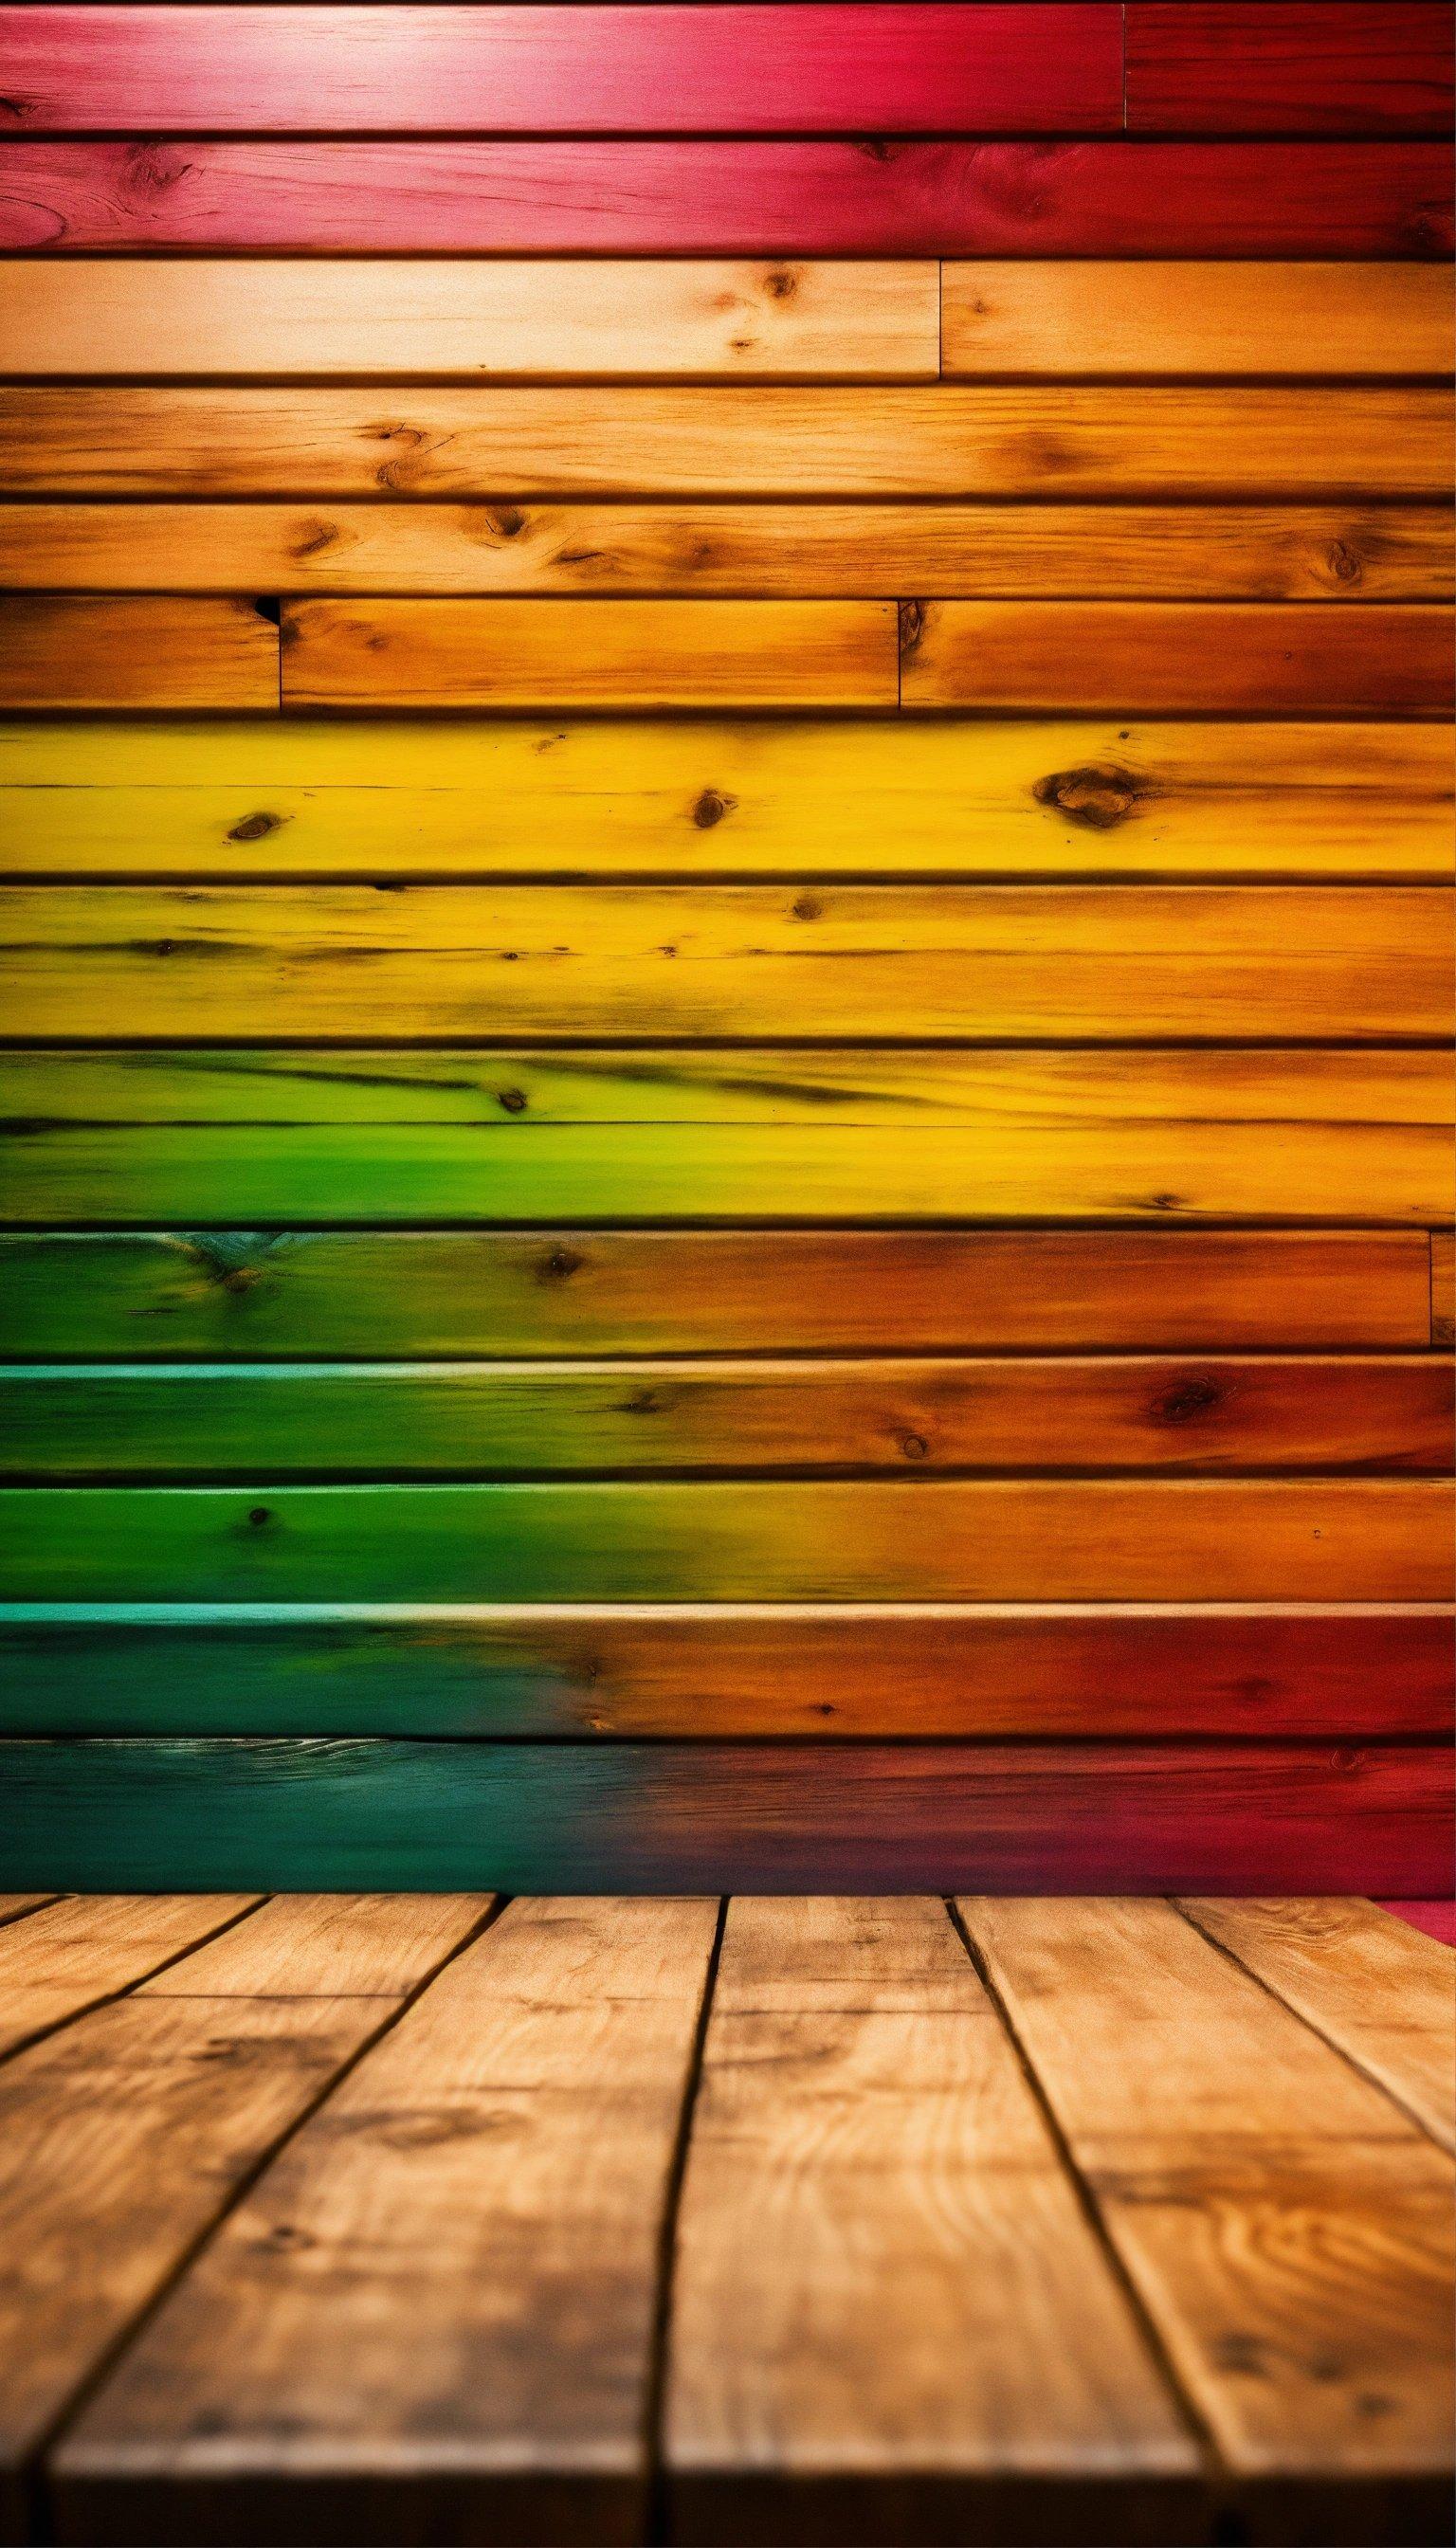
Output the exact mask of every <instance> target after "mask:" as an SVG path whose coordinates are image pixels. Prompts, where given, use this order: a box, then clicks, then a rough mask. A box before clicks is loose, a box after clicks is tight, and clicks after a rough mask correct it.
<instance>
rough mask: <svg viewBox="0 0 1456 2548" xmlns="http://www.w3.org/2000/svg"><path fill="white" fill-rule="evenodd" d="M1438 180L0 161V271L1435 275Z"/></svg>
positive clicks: (1090, 157) (209, 158)
mask: <svg viewBox="0 0 1456 2548" xmlns="http://www.w3.org/2000/svg"><path fill="white" fill-rule="evenodd" d="M1059 4H1060V0H1058V5H1059ZM1450 165H1451V163H1450V151H1449V148H1448V147H1447V146H1445V145H1443V144H1442V143H1441V142H1438V141H1400V140H1397V141H1390V140H1378V141H1319V140H1317V141H1294V142H1289V141H1260V140H1256V141H1203V140H1193V141H1152V140H1147V141H1144V140H1139V141H1138V143H1137V144H1136V145H1135V144H1132V143H1130V142H1128V141H1125V140H1121V139H1116V140H1092V141H1081V140H1078V141H995V140H993V141H964V140H948V141H916V140H906V141H899V142H896V141H892V142H890V143H889V144H888V146H886V147H883V148H881V147H879V146H877V145H876V146H875V147H873V148H866V147H865V143H864V142H863V141H859V140H849V141H812V140H811V141H697V140H693V141H616V140H613V141H596V140H568V141H536V140H529V141H527V140H520V141H508V140H507V141H469V140H467V141H453V140H440V141H411V140H405V141H357V140H354V141H350V140H322V141H303V142H300V141H294V140H271V139H269V140H246V141H194V140H185V141H151V140H141V141H140V142H134V141H132V140H130V139H128V140H124V141H24V140H19V139H12V140H7V141H6V143H5V146H4V155H3V158H0V248H3V249H6V250H14V249H17V248H26V249H31V248H39V249H60V250H72V249H80V250H85V251H95V250H99V251H104V252H107V253H110V254H117V253H120V252H123V251H126V250H128V249H136V248H138V247H143V246H145V247H159V248H190V249H193V250H197V251H201V250H205V249H215V250H227V249H241V250H252V249H263V250H267V249H274V250H279V251H284V252H287V251H294V250H307V251H309V252H311V253H313V254H316V255H324V254H330V253H331V254H342V255H356V254H358V255H364V254H368V253H370V252H371V251H373V252H377V253H388V254H393V253H400V252H409V253H412V254H415V255H427V254H430V253H440V254H471V253H475V254H484V255H510V254H519V255H551V254H556V255H563V256H572V255H584V254H585V255H618V256H653V255H676V256H688V255H705V256H711V255H724V256H773V257H778V256H794V257H813V256H856V255H859V256H885V257H907V256H908V257H914V256H938V255H939V256H975V257H981V256H1190V257H1204V256H1220V257H1275V258H1296V257H1310V258H1319V257H1351V258H1371V257H1390V258H1395V259H1405V258H1416V259H1420V258H1438V257H1441V256H1443V255H1446V254H1449V252H1450V248H1451V243H1452V236H1453V225H1452V213H1451V201H1450Z"/></svg>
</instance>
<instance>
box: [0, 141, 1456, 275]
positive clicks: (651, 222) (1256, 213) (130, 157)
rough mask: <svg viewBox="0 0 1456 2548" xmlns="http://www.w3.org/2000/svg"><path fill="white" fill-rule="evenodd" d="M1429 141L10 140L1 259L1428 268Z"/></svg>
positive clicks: (1434, 203)
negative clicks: (1003, 261)
mask: <svg viewBox="0 0 1456 2548" xmlns="http://www.w3.org/2000/svg"><path fill="white" fill-rule="evenodd" d="M1452 235H1453V227H1452V215H1451V202H1450V154H1449V151H1448V149H1446V148H1445V147H1444V146H1443V145H1442V144H1441V143H1439V142H1434V141H1430V142H1427V141H1384V140H1383V141H1373V142H1371V141H1296V142H1289V141H1138V143H1136V144H1134V143H1130V142H1128V141H1125V140H1105V141H1060V142H1058V141H903V142H898V143H897V142H891V143H890V144H889V146H888V147H887V148H885V149H881V148H880V147H879V146H878V145H877V144H876V145H875V146H873V147H866V146H865V144H864V143H862V142H858V141H592V140H577V141H381V142H371V141H303V142H298V141H287V140H284V141H273V140H257V141H190V140H189V141H153V142H148V143H146V144H144V145H143V146H141V147H140V148H138V147H137V146H136V145H135V144H134V143H132V142H131V141H21V140H10V141H7V142H6V144H5V149H4V156H3V159H0V248H3V249H7V250H13V249H17V248H42V249H66V250H69V249H82V250H87V251H91V250H102V251H106V252H108V253H111V254H118V253H121V252H124V251H126V250H128V249H134V248H139V247H149V248H190V249H193V250H196V251H204V250H210V251H214V252H216V251H219V250H228V249H249V250H250V249H261V250H264V251H266V250H269V249H273V250H279V251H289V250H295V249H305V250H309V251H311V252H313V253H314V254H317V255H325V254H329V253H334V254H339V253H342V254H358V255H367V254H369V253H370V252H372V251H373V252H380V253H396V252H401V251H409V252H410V253H412V254H415V255H428V254H431V253H437V254H450V255H459V254H470V253H477V254H485V255H495V256H500V255H513V254H521V255H549V254H558V255H564V256H572V255H580V254H600V255H619V256H652V255H673V256H690V255H699V254H700V255H706V256H711V255H724V256H775V257H776V256H794V257H812V256H857V255H858V256H890V257H898V256H957V255H958V256H1194V257H1197V256H1229V257H1259V256H1272V257H1322V256H1338V257H1387V256H1389V257H1415V258H1422V257H1439V256H1441V255H1443V254H1445V253H1447V252H1448V251H1449V249H1450V246H1451V243H1452Z"/></svg>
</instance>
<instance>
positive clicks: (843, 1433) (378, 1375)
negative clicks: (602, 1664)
mask: <svg viewBox="0 0 1456 2548" xmlns="http://www.w3.org/2000/svg"><path fill="white" fill-rule="evenodd" d="M1451 1400H1452V1390H1451V1375H1450V1372H1449V1371H1448V1370H1447V1369H1446V1368H1445V1366H1444V1365H1443V1363H1442V1361H1441V1359H1440V1357H1438V1356H1437V1355H1434V1354H1413V1355H1402V1356H1394V1355H1392V1356H1382V1357H1375V1356H1363V1355H1327V1356H1321V1357H1311V1358H1309V1359H1307V1360H1306V1359H1301V1360H1294V1359H1277V1358H1275V1357H1273V1356H1267V1355H1260V1356H1254V1357H1248V1358H1245V1359H1241V1360H1232V1359H1229V1358H1227V1357H1221V1356H1218V1355H1212V1354H1209V1355H1204V1356H1202V1357H1201V1358H1199V1359H1197V1360H1194V1361H1190V1360H1187V1359H1184V1360H1170V1359H1168V1358H1166V1357H1141V1356H1139V1357H1137V1358H1133V1359H1124V1358H1122V1357H1119V1356H1112V1355H1099V1356H1097V1357H1096V1358H1094V1359H1089V1360H1087V1361H1081V1362H1078V1361H1070V1360H1066V1359H1064V1358H1062V1357H1050V1356H1038V1357H1036V1358H1033V1359H1027V1358H1019V1359H1016V1360H1012V1361H1005V1362H995V1361H991V1360H984V1359H983V1360H975V1361H971V1360H965V1361H956V1362H951V1361H944V1360H929V1361H927V1360H923V1359H920V1358H917V1359H915V1360H906V1359H903V1358H897V1359H895V1360H893V1361H888V1362H886V1361H875V1360H872V1359H857V1360H855V1361H853V1362H821V1361H809V1360H806V1359H805V1360H795V1361H792V1362H780V1363H763V1362H749V1361H741V1362H733V1363H722V1362H687V1361H674V1362H618V1363H556V1364H550V1363H544V1364H543V1363H496V1364H492V1363H434V1364H431V1365H429V1366H428V1367H426V1368H421V1367H420V1366H418V1365H416V1364H411V1363H378V1362H369V1363H348V1364H338V1363H318V1362H314V1363H263V1364H258V1363H204V1364H196V1365H188V1364H177V1365H163V1366H160V1367H158V1366H156V1365H151V1364H146V1363H130V1364H114V1363H79V1364H44V1363H43V1364H15V1363H12V1364H5V1365H0V1427H3V1431H0V1476H8V1477H12V1478H17V1477H33V1478H51V1477H55V1478H67V1477H73V1478H80V1477H94V1478H115V1479H145V1478H149V1477H171V1478H176V1479H192V1478H197V1479H216V1480H221V1479H225V1478H239V1477H241V1478H246V1477H252V1478H261V1479H268V1478H272V1477H299V1476H303V1477H311V1476H312V1477H316V1478H381V1479H382V1478H389V1477H391V1476H395V1477H424V1478H429V1477H473V1476H474V1477H536V1476H540V1477H552V1476H567V1475H570V1474H572V1473H573V1472H578V1471H583V1472H587V1473H589V1474H590V1473H591V1472H592V1471H604V1472H608V1473H609V1472H611V1471H614V1470H630V1471H652V1470H667V1471H674V1472H677V1471H682V1472H698V1471H712V1470H715V1469H719V1470H721V1469H728V1470H732V1469H741V1470H750V1469H790V1470H816V1469H829V1470H833V1469H857V1470H881V1469H890V1470H896V1469H898V1470H904V1469H906V1468H907V1467H908V1468H910V1469H913V1470H917V1471H918V1470H922V1469H923V1470H926V1471H935V1470H958V1469H987V1470H991V1469H1011V1470H1016V1471H1022V1472H1024V1471H1032V1470H1056V1469H1098V1470H1105V1469H1149V1470H1191V1471H1217V1470H1221V1469H1229V1470H1272V1469H1317V1470H1321V1471H1324V1472H1325V1473H1331V1472H1336V1471H1341V1470H1376V1469H1378V1470H1380V1471H1382V1472H1386V1471H1392V1470H1409V1471H1412V1472H1418V1471H1426V1470H1429V1471H1441V1470H1446V1469H1449V1468H1450V1467H1451V1465H1452V1461H1453V1456H1456V1439H1453V1432H1452V1403H1451Z"/></svg>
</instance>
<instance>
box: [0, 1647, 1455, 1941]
mask: <svg viewBox="0 0 1456 2548" xmlns="http://www.w3.org/2000/svg"><path fill="white" fill-rule="evenodd" d="M0 1660H3V1663H4V1672H3V1675H0V1732H4V1733H5V1734H28V1735H46V1736H49V1735H162V1734H176V1735H184V1736H192V1735H196V1734H200V1733H207V1734H211V1735H267V1736H271V1737H295V1736H300V1735H303V1736H311V1735H349V1736H363V1735H418V1736H433V1737H436V1738H439V1737H441V1736H446V1737H450V1738H452V1739H458V1738H460V1737H462V1736H486V1737H493V1738H497V1739H512V1738H514V1739H519V1738H540V1737H563V1736H573V1735H575V1736H578V1737H583V1738H585V1737H595V1738H599V1739H604V1740H607V1741H630V1740H633V1739H637V1740H647V1741H657V1740H661V1739H663V1738H668V1739H674V1740H679V1741H682V1740H684V1739H687V1740H691V1739H695V1738H702V1737H707V1736H714V1737H717V1738H719V1739H725V1738H726V1739H736V1738H741V1737H750V1738H757V1737H764V1736H773V1737H776V1738H782V1737H784V1736H787V1735H799V1736H809V1737H812V1738H814V1739H815V1740H816V1741H818V1740H824V1741H833V1740H836V1739H839V1738H845V1739H848V1740H851V1741H856V1740H863V1739H864V1738H865V1737H866V1736H869V1737H873V1736H878V1737H880V1738H881V1739H886V1738H887V1739H892V1740H893V1739H901V1738H904V1737H906V1736H912V1735H913V1736H929V1737H934V1738H937V1739H942V1740H944V1739H945V1738H947V1737H952V1736H959V1737H961V1738H963V1739H971V1738H981V1737H986V1736H992V1735H997V1736H1013V1735H1014V1736H1025V1735H1043V1736H1066V1735H1076V1736H1081V1737H1083V1738H1098V1739H1101V1738H1114V1737H1117V1736H1140V1737H1142V1738H1144V1739H1154V1740H1155V1739H1157V1738H1158V1737H1161V1736H1164V1735H1180V1736H1191V1735H1202V1736H1205V1737H1210V1736H1212V1737H1223V1738H1246V1737H1253V1738H1255V1739H1256V1740H1265V1739H1267V1738H1269V1737H1271V1736H1272V1737H1277V1738H1279V1739H1282V1740H1290V1739H1295V1740H1298V1739H1301V1738H1308V1739H1311V1740H1314V1741H1344V1740H1348V1739H1353V1738H1357V1737H1365V1738H1380V1739H1389V1738H1393V1737H1400V1736H1408V1737H1409V1736H1422V1737H1424V1738H1426V1739H1427V1740H1429V1741H1433V1742H1438V1741H1440V1740H1442V1739H1443V1738H1444V1737H1445V1736H1446V1734H1447V1733H1448V1731H1449V1728H1450V1722H1451V1699H1452V1640H1451V1614H1450V1609H1449V1607H1444V1608H1443V1607H1441V1606H1440V1605H1438V1604H1434V1603H1430V1604H1425V1605H1420V1604H1411V1603H1404V1604H1394V1605H1393V1604H1391V1603H1385V1604H1382V1605H1380V1606H1367V1607H1364V1608H1351V1607H1349V1606H1348V1605H1345V1606H1334V1607H1331V1606H1328V1605H1314V1604H1312V1605H1307V1606H1305V1607H1302V1608H1297V1609H1288V1608H1285V1609H1279V1608H1275V1607H1271V1606H1268V1605H1264V1606H1252V1607H1251V1606H1247V1605H1245V1606H1244V1607H1241V1608H1240V1607H1233V1606H1229V1605H1222V1606H1210V1605H1208V1604H1202V1605H1193V1604H1185V1605H1184V1606H1182V1607H1178V1608H1174V1607H1170V1606H1167V1605H1158V1604H1153V1603H1147V1602H1142V1603H1138V1604H1137V1605H1135V1606H1131V1607H1124V1608H1118V1607H1116V1606H1114V1605H1108V1604H1102V1605H1095V1604H1081V1605H1073V1604H1067V1605H1062V1606H1041V1607H1038V1606H1036V1605H1032V1604H1023V1605H1021V1606H1019V1607H1018V1606H1007V1605H1005V1604H994V1603H980V1604H973V1605H965V1606H955V1605H952V1604H949V1603H940V1604H911V1603H900V1604H897V1605H894V1606H885V1605H883V1604H879V1605H872V1604H861V1605H846V1604H844V1603H833V1602H817V1603H804V1604H799V1605H794V1604H792V1603H783V1602H780V1603H766V1602H756V1603H753V1604H749V1605H744V1604H738V1603H715V1604H712V1605H705V1604H698V1605H695V1606H693V1605H686V1604H683V1603H667V1602H663V1603H658V1604H657V1605H655V1606H653V1605H648V1604H637V1605H633V1604H630V1603H616V1604H613V1605H610V1606H605V1605H602V1604H600V1603H591V1602H583V1601H572V1602H568V1603H564V1604H561V1605H558V1606H556V1607H551V1606H549V1605H540V1606H535V1607H531V1606H528V1605H516V1606H512V1605H510V1604H504V1605H498V1606H496V1607H489V1606H482V1605H480V1604H475V1605H471V1606H467V1605H460V1604H457V1605H454V1606H441V1605H436V1606H434V1607H432V1608H428V1609H421V1608H418V1607H414V1608H390V1607H387V1606H385V1605H384V1604H381V1603H377V1602H376V1603H369V1604H363V1605H355V1606H354V1607H347V1606H339V1605H335V1606H333V1607H326V1606H320V1605H318V1604H315V1605H313V1606H308V1605H295V1606H279V1605H277V1604H269V1603H262V1602H239V1603H235V1604H231V1605H227V1604H223V1605H217V1604H215V1605H212V1606H206V1605H203V1604H195V1603H175V1604H172V1605H170V1606H168V1605H166V1604H156V1603H152V1604H144V1603H135V1604H132V1605H130V1606H121V1605H115V1604H113V1605H110V1606H108V1605H106V1604H96V1603H92V1604H90V1605H83V1604H79V1603H76V1602H70V1603H65V1604H58V1605H53V1606H50V1607H47V1606H46V1605H44V1604H39V1603H29V1604H14V1605H12V1606H11V1607H10V1608H8V1609H0ZM182 1969H185V1967H184V1968H182Z"/></svg>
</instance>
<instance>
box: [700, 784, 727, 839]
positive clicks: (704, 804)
mask: <svg viewBox="0 0 1456 2548" xmlns="http://www.w3.org/2000/svg"><path fill="white" fill-rule="evenodd" d="M737 803H738V799H737V797H736V796H724V795H723V794H722V793H721V792H720V791H719V789H718V788H716V787H705V788H704V789H703V791H702V794H701V795H700V796H699V797H698V799H697V802H696V803H695V805H694V806H693V808H692V819H693V822H694V823H695V825H696V827H697V829H698V830H699V831H700V832H710V831H711V830H712V828H713V826H714V824H715V823H721V822H722V820H723V817H724V815H725V814H731V813H732V812H733V810H734V808H735V806H736V805H737Z"/></svg>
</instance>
